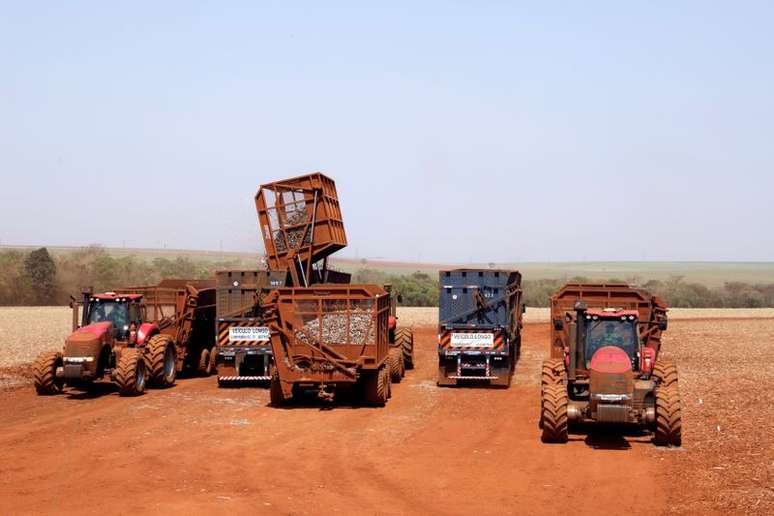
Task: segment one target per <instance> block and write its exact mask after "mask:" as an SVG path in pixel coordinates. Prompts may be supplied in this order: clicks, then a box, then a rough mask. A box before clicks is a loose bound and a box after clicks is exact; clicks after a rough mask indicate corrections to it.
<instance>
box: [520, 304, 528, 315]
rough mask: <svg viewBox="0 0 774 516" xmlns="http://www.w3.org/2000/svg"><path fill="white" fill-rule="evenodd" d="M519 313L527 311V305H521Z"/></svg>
mask: <svg viewBox="0 0 774 516" xmlns="http://www.w3.org/2000/svg"><path fill="white" fill-rule="evenodd" d="M521 313H523V314H526V313H527V305H521Z"/></svg>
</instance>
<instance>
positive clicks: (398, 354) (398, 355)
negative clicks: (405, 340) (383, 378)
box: [387, 348, 405, 383]
mask: <svg viewBox="0 0 774 516" xmlns="http://www.w3.org/2000/svg"><path fill="white" fill-rule="evenodd" d="M387 360H388V363H389V364H390V379H391V380H392V383H400V380H401V379H402V378H403V375H404V374H405V369H404V368H403V350H401V349H400V348H392V349H390V354H389V357H388V359H387Z"/></svg>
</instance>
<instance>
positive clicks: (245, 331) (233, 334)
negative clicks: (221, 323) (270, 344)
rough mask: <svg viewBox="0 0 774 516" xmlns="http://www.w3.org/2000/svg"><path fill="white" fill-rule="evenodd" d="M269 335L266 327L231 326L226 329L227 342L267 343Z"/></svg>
mask: <svg viewBox="0 0 774 516" xmlns="http://www.w3.org/2000/svg"><path fill="white" fill-rule="evenodd" d="M270 339H271V333H270V332H269V328H267V327H266V326H232V327H231V328H229V329H228V340H230V341H231V342H245V341H264V342H265V341H268V340H270Z"/></svg>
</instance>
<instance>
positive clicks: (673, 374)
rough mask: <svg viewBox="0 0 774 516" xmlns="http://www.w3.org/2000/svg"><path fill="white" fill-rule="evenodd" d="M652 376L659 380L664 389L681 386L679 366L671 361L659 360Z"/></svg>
mask: <svg viewBox="0 0 774 516" xmlns="http://www.w3.org/2000/svg"><path fill="white" fill-rule="evenodd" d="M651 376H653V377H654V378H656V379H658V382H659V385H661V386H662V387H671V386H673V385H675V386H677V385H679V384H678V382H677V379H678V378H677V366H676V365H675V364H674V362H671V361H669V360H657V361H656V364H655V365H654V366H653V373H651Z"/></svg>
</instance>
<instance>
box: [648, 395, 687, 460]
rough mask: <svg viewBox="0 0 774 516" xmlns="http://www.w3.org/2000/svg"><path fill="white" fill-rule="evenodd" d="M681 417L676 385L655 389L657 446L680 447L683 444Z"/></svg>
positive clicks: (655, 439)
mask: <svg viewBox="0 0 774 516" xmlns="http://www.w3.org/2000/svg"><path fill="white" fill-rule="evenodd" d="M682 434H683V416H682V410H681V407H680V391H679V390H678V389H677V386H676V385H673V386H670V387H663V386H659V387H657V388H656V435H655V436H654V437H653V442H654V443H655V444H656V445H658V446H680V445H681V444H682V442H683V435H682Z"/></svg>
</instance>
